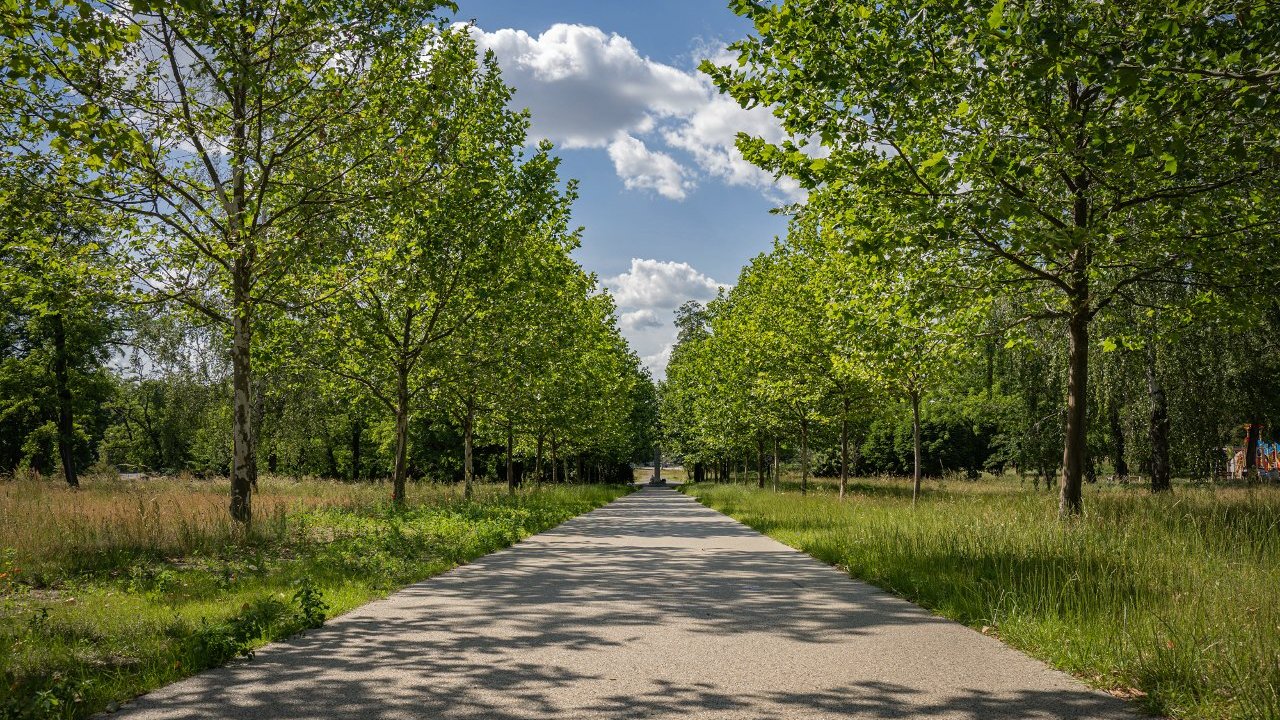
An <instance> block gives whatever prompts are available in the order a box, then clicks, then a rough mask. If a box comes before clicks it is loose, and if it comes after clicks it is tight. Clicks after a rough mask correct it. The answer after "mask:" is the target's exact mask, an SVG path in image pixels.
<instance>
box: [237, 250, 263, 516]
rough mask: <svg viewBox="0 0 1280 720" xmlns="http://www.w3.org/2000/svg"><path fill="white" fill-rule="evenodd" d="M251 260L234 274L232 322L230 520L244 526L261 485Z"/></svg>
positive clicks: (240, 262) (243, 259)
mask: <svg viewBox="0 0 1280 720" xmlns="http://www.w3.org/2000/svg"><path fill="white" fill-rule="evenodd" d="M250 267H251V260H250V258H249V257H248V253H247V251H244V250H242V251H241V253H240V254H239V256H237V257H236V260H235V266H234V270H233V273H232V276H233V277H232V284H233V288H232V295H233V298H232V300H233V302H232V310H231V311H232V321H231V388H232V395H233V401H232V428H231V517H232V518H233V519H234V520H236V521H238V522H242V523H248V522H249V521H250V520H252V519H253V508H252V504H251V500H250V497H251V495H252V493H253V488H254V487H256V486H257V484H258V461H257V448H256V447H255V445H256V441H257V438H256V437H254V432H253V396H252V395H253V394H252V389H251V385H250V383H251V381H252V378H253V375H252V368H251V366H250V361H249V358H250V355H249V343H250V340H251V329H252V326H251V322H252V318H251V317H250V300H249V287H250V285H249V283H250V279H251V278H250Z"/></svg>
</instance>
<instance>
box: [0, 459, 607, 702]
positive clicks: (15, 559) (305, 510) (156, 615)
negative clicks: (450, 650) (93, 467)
mask: <svg viewBox="0 0 1280 720" xmlns="http://www.w3.org/2000/svg"><path fill="white" fill-rule="evenodd" d="M223 485H225V482H223V483H211V482H201V481H192V480H179V479H162V480H147V481H137V482H124V481H119V480H116V481H106V480H103V481H95V480H89V481H87V482H86V489H85V490H82V491H80V492H71V491H69V490H66V489H65V488H63V487H60V486H59V485H58V484H57V483H56V482H51V481H47V482H35V481H10V482H3V483H0V517H3V518H4V523H3V524H2V525H3V526H2V527H0V672H2V673H3V683H2V684H0V717H4V718H10V717H22V718H71V717H85V716H87V715H89V714H92V713H94V712H97V711H100V710H103V709H107V708H110V707H111V706H112V705H113V704H114V703H117V702H120V701H123V700H126V699H128V698H130V697H133V696H135V695H137V694H139V693H142V692H145V691H147V690H150V689H154V688H156V687H159V686H161V685H164V684H166V683H169V682H172V681H174V680H177V679H179V678H182V677H185V676H187V675H190V674H192V673H195V672H198V671H200V670H202V669H205V668H207V667H212V666H215V665H218V664H221V663H223V662H225V661H227V660H229V659H231V658H233V657H236V656H240V655H247V654H251V653H252V650H253V648H255V647H258V646H260V645H262V644H265V643H266V642H269V641H271V640H275V639H280V638H283V637H286V636H288V635H290V634H293V633H296V632H298V631H300V630H303V629H305V628H307V627H311V626H314V625H316V624H318V623H319V622H321V621H322V620H323V618H324V617H325V616H329V617H332V616H333V615H336V614H340V613H342V612H345V611H347V610H350V609H352V608H354V607H356V606H358V605H361V604H363V603H365V602H368V601H369V600H371V599H374V598H377V597H380V596H383V595H386V594H387V593H389V592H391V591H393V590H395V589H397V588H400V587H403V586H404V585H407V584H409V583H412V582H415V581H417V580H421V579H423V578H426V577H429V576H431V575H434V574H437V573H440V572H443V571H445V570H448V569H450V568H452V567H455V566H456V565H458V564H460V563H464V562H466V561H468V560H471V559H473V558H476V557H478V556H480V555H484V554H486V553H489V552H492V551H494V550H497V549H499V548H502V547H505V546H508V545H510V544H512V543H514V542H516V541H518V540H520V539H521V538H524V537H526V536H528V535H531V534H534V533H537V532H541V531H543V530H546V529H548V528H550V527H553V526H555V525H557V524H559V523H561V522H563V521H565V520H567V519H569V518H571V517H573V516H575V515H578V514H580V513H582V512H585V511H587V510H590V509H592V508H595V507H599V506H600V505H603V504H605V503H607V502H609V501H611V500H613V499H614V498H616V497H618V496H620V495H622V494H624V493H625V492H626V490H625V489H624V488H621V487H605V486H559V487H549V488H545V489H542V490H538V491H529V492H521V493H519V494H517V495H515V496H508V495H507V494H506V492H505V490H503V489H500V488H499V487H498V486H482V487H481V488H480V491H479V492H478V494H477V498H476V500H474V501H472V502H463V501H462V500H461V498H460V497H459V496H458V491H457V490H456V489H455V488H452V487H444V486H437V487H433V486H428V485H423V486H414V487H411V488H410V500H411V503H410V505H409V507H408V508H406V509H404V510H395V509H393V508H392V507H391V506H390V505H389V502H388V500H387V497H386V495H387V492H388V490H387V486H385V485H383V486H378V485H368V484H366V485H344V484H340V483H328V482H320V481H306V482H292V481H288V480H281V479H276V480H265V481H263V483H262V492H261V493H260V494H259V495H258V496H256V498H255V504H256V510H255V512H256V513H257V519H256V520H255V523H254V525H253V527H252V529H251V530H250V531H249V532H244V530H243V529H241V528H238V527H237V526H236V525H235V524H234V523H231V522H230V521H228V520H227V519H226V510H225V504H226V501H225V495H224V490H225V489H226V488H224V487H223Z"/></svg>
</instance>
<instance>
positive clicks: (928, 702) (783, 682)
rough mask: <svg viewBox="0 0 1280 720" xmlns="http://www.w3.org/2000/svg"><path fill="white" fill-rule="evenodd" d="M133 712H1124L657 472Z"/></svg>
mask: <svg viewBox="0 0 1280 720" xmlns="http://www.w3.org/2000/svg"><path fill="white" fill-rule="evenodd" d="M119 714H120V715H122V716H124V717H127V718H134V719H140V718H149V719H150V718H183V719H186V718H191V719H195V718H335V719H336V718H342V719H343V720H357V719H360V718H449V719H463V718H466V719H474V720H481V719H486V720H503V719H507V718H565V719H567V720H579V719H583V718H681V719H682V720H691V719H694V718H776V719H778V720H783V719H787V720H791V719H799V718H846V717H849V718H970V719H973V720H978V719H979V718H981V719H983V720H986V719H989V718H1108V719H1109V718H1115V719H1116V720H1121V719H1125V720H1128V719H1130V718H1133V717H1134V716H1133V715H1131V714H1130V713H1128V712H1127V711H1126V709H1125V707H1124V705H1123V704H1122V703H1121V702H1120V701H1118V700H1115V699H1113V698H1111V697H1109V696H1106V695H1103V694H1100V693H1095V692H1092V691H1089V690H1087V689H1086V688H1085V687H1084V686H1082V685H1081V684H1080V683H1078V682H1076V681H1075V680H1073V679H1072V678H1070V677H1068V676H1067V675H1064V674H1062V673H1059V672H1056V671H1054V670H1051V669H1049V668H1047V667H1046V666H1044V665H1043V664H1041V663H1039V662H1037V661H1035V660H1032V659H1030V658H1028V657H1026V656H1025V655H1022V654H1021V653H1018V652H1016V651H1014V650H1011V649H1009V648H1007V647H1005V646H1004V645H1002V644H1000V643H999V642H997V641H996V640H993V639H991V638H988V637H985V636H983V635H981V634H979V633H976V632H974V631H972V630H969V629H968V628H965V627H963V626H960V625H957V624H955V623H952V622H948V621H945V620H941V619H938V618H936V617H933V616H931V615H930V614H928V613H927V612H925V611H923V610H921V609H919V608H918V607H916V606H914V605H911V604H910V603H907V602H904V601H902V600H898V599H896V598H894V597H892V596H890V595H887V594H886V593H883V592H881V591H879V590H876V589H875V588H872V587H870V586H868V585H865V584H862V583H858V582H854V581H852V580H850V579H849V578H848V577H847V576H846V575H844V574H843V573H841V572H840V571H838V570H835V569H833V568H830V567H828V566H826V565H823V564H821V563H819V562H817V561H815V560H813V559H811V558H809V557H808V556H805V555H803V554H801V553H798V552H796V551H794V550H791V549H789V548H787V547H785V546H783V545H781V544H779V543H777V542H774V541H773V540H771V539H769V538H767V537H765V536H763V535H761V534H759V533H757V532H755V531H753V530H751V529H749V528H747V527H745V526H743V525H741V524H739V523H737V522H735V521H733V520H731V519H729V518H727V517H725V516H724V515H721V514H719V513H717V512H715V511H713V510H710V509H707V508H705V507H703V506H701V505H699V504H698V503H696V502H695V501H693V500H692V499H690V498H687V497H685V496H683V495H680V494H678V493H676V492H675V491H673V490H667V489H646V490H642V491H640V492H638V493H635V494H633V495H630V496H628V497H626V498H623V499H622V500H619V501H617V502H615V503H613V504H612V505H609V506H607V507H605V508H602V509H600V510H596V511H595V512H592V513H589V514H587V515H584V516H582V517H579V518H577V519H574V520H571V521H569V522H567V523H565V524H564V525H561V526H560V527H558V528H556V529H554V530H552V531H550V532H547V533H543V534H542V535H538V536H536V537H534V538H530V539H529V540H526V541H525V542H522V543H520V544H519V545H516V546H515V547H513V548H510V549H508V550H504V551H501V552H498V553H494V554H493V555H489V556H487V557H484V558H481V559H480V560H477V561H476V562H474V563H472V564H470V565H467V566H464V567H461V568H459V569H457V570H455V571H453V572H450V573H448V574H445V575H441V576H438V577H436V578H434V579H431V580H427V581H425V582H422V583H419V584H417V585H414V586H412V587H409V588H408V589H406V590H404V591H402V592H400V593H397V594H395V595H393V596H392V597H390V598H388V599H386V600H383V601H379V602H375V603H371V604H369V605H366V606H364V607H362V608H360V609H358V610H355V611H354V612H351V613H349V614H347V615H344V616H342V617H340V618H337V619H334V620H332V621H330V622H329V624H327V625H326V626H325V627H323V628H321V629H319V630H316V631H312V632H310V633H307V634H306V635H305V636H302V637H299V638H296V639H294V640H292V641H288V642H283V643H278V644H275V645H272V646H270V647H268V648H266V649H264V650H263V651H261V652H259V653H258V657H257V659H256V660H254V661H251V662H238V663H234V664H232V665H230V666H228V667H224V668H221V669H218V670H214V671H211V672H208V673H204V674H202V675H200V676H198V677H195V678H192V679H189V680H185V681H183V682H180V683H177V684H174V685H171V686H169V687H167V688H164V689H162V690H159V691H157V692H155V693H152V694H151V695H148V696H146V697H143V698H140V699H139V700H137V701H135V702H133V703H130V704H129V705H126V707H125V708H124V710H122V711H121V712H120V713H119Z"/></svg>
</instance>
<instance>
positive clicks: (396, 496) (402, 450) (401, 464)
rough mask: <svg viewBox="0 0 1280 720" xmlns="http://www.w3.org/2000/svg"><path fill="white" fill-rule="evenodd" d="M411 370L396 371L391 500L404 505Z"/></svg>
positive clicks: (407, 472) (407, 468) (401, 369)
mask: <svg viewBox="0 0 1280 720" xmlns="http://www.w3.org/2000/svg"><path fill="white" fill-rule="evenodd" d="M408 459H409V370H408V368H403V367H402V368H398V369H397V371H396V457H395V465H394V466H393V469H392V471H391V501H392V502H394V503H395V504H396V505H404V485H405V479H406V478H407V477H408V474H409V466H408Z"/></svg>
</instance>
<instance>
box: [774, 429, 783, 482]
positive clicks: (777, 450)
mask: <svg viewBox="0 0 1280 720" xmlns="http://www.w3.org/2000/svg"><path fill="white" fill-rule="evenodd" d="M781 454H782V453H781V452H780V448H779V447H778V436H777V435H774V436H773V491H774V492H778V477H779V476H780V475H781V474H782V465H781V463H782V459H781V457H780V455H781Z"/></svg>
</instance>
